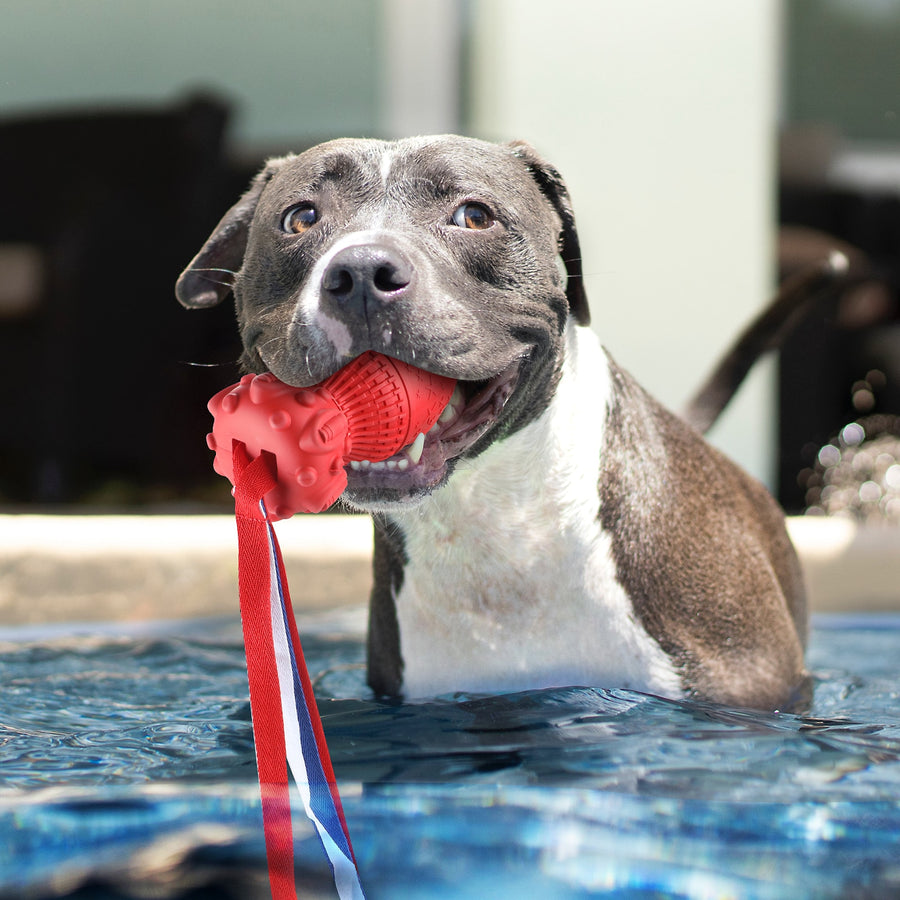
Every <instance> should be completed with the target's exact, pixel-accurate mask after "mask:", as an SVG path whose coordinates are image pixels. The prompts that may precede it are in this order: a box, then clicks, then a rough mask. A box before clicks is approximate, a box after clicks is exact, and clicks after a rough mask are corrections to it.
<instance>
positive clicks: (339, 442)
mask: <svg viewBox="0 0 900 900" xmlns="http://www.w3.org/2000/svg"><path fill="white" fill-rule="evenodd" d="M455 386H456V381H455V380H454V379H452V378H445V377H443V376H441V375H434V374H432V373H431V372H425V371H424V370H422V369H417V368H415V366H410V365H407V364H406V363H402V362H400V361H399V360H396V359H391V358H390V357H387V356H382V355H381V354H378V353H373V352H372V351H369V352H367V353H364V354H363V355H362V356H359V357H357V358H356V359H355V360H353V362H351V363H350V364H349V365H347V366H345V367H344V368H343V369H341V370H340V371H338V372H335V374H334V375H332V376H331V377H330V378H327V379H326V380H325V381H323V382H322V383H321V384H318V385H315V386H314V387H309V388H295V387H291V386H290V385H287V384H285V383H284V382H282V381H279V380H278V379H277V378H276V377H275V376H274V375H271V374H265V375H245V376H244V377H243V378H242V379H241V380H240V382H239V383H238V384H235V385H232V386H231V387H227V388H225V389H224V390H222V391H219V393H218V394H216V395H215V396H214V397H213V398H212V400H210V401H209V411H210V412H211V413H212V414H213V419H214V422H213V430H212V433H211V434H210V435H209V436H208V437H207V443H208V444H209V448H210V449H211V450H214V451H215V453H216V458H215V461H214V462H213V467H214V468H215V470H216V471H217V472H218V473H219V474H220V475H224V476H225V477H226V478H227V479H228V480H229V481H231V483H232V484H234V464H233V457H232V450H233V442H234V441H241V442H243V443H244V445H245V446H246V448H247V453H248V455H249V456H250V458H251V459H255V458H256V457H257V456H259V454H260V453H263V452H268V453H270V454H272V455H273V456H274V457H275V465H276V467H277V479H278V484H277V485H276V486H275V487H274V488H273V489H272V490H271V491H269V493H268V494H266V495H265V497H264V500H265V503H266V509H267V510H268V511H269V514H270V517H271V518H272V519H273V520H278V519H288V518H290V517H291V516H292V515H294V513H297V512H312V513H316V512H322V510H324V509H327V508H328V507H329V506H331V504H332V503H334V501H335V500H337V498H338V497H339V496H340V495H341V493H342V492H343V490H344V488H346V487H347V473H346V471H345V470H344V467H345V466H346V465H347V464H348V463H350V461H351V460H355V461H362V460H366V459H367V460H369V461H370V462H380V461H381V460H385V459H387V458H388V457H390V456H393V455H394V454H395V453H397V451H399V450H401V449H402V448H403V447H406V446H407V445H409V444H411V443H412V442H413V441H414V440H415V438H416V436H417V435H418V434H419V433H420V432H426V431H428V430H429V429H430V428H431V427H432V426H433V425H434V423H435V422H436V421H437V420H438V417H439V416H440V414H441V412H442V411H443V409H444V407H445V406H446V405H447V403H448V401H449V400H450V396H451V394H452V393H453V388H454V387H455Z"/></svg>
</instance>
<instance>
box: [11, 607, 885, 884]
mask: <svg viewBox="0 0 900 900" xmlns="http://www.w3.org/2000/svg"><path fill="white" fill-rule="evenodd" d="M363 626H364V615H363V613H362V611H353V612H352V613H349V614H340V615H337V614H333V615H330V616H329V617H327V618H301V620H300V633H301V637H302V639H303V643H304V649H305V652H306V657H307V662H308V664H309V668H310V671H311V672H312V673H313V677H314V679H315V680H316V684H317V693H318V695H319V697H320V700H321V702H320V708H321V712H322V716H323V722H324V725H325V730H326V734H327V736H328V742H329V747H330V749H331V753H332V760H333V762H334V766H335V770H336V773H337V776H338V779H339V781H340V784H341V793H342V797H343V802H344V807H345V811H346V814H347V819H348V824H349V827H350V834H351V838H352V840H353V843H354V849H355V851H356V856H357V859H358V862H359V867H360V872H361V876H362V880H363V885H364V888H365V889H366V893H367V896H368V898H369V900H377V898H391V900H407V898H429V900H432V898H479V900H484V898H506V897H511V898H517V900H531V898H535V900H537V898H540V900H557V898H558V900H569V898H583V897H595V896H603V897H620V898H657V897H686V898H688V897H690V898H694V897H697V898H713V897H715V898H718V897H739V898H753V897H760V898H791V900H796V898H804V897H809V898H830V897H834V898H848V897H849V898H854V897H859V898H881V897H884V898H887V897H898V896H900V762H898V760H900V616H881V617H868V618H867V617H856V618H848V617H842V616H825V617H820V618H819V619H817V620H816V623H815V629H814V633H813V638H812V644H811V649H810V654H809V663H810V666H811V668H812V669H813V671H814V672H815V675H816V691H815V699H814V705H813V708H812V710H811V712H810V713H809V715H806V716H802V717H798V716H792V715H776V714H761V713H753V712H747V711H743V710H729V709H724V708H721V707H715V706H711V705H707V704H701V703H682V702H673V701H668V700H660V699H658V698H654V697H648V696H645V695H642V694H638V693H634V692H630V691H621V690H601V689H596V688H578V687H573V688H565V689H553V690H544V691H530V692H526V693H519V694H509V695H501V696H488V697H478V696H456V697H448V698H442V699H439V700H435V701H432V702H428V703H419V704H401V703H386V702H378V701H374V700H372V699H371V697H370V696H369V694H368V691H367V689H366V688H365V684H364V672H363V668H362V663H363V657H364V647H363V637H362V629H363ZM0 679H2V684H3V691H2V694H0V898H17V900H18V898H50V897H71V898H100V900H106V898H109V900H114V898H125V897H127V898H131V897H135V898H145V897H154V898H207V897H208V898H241V900H248V898H249V900H254V898H257V897H260V898H262V897H266V896H268V888H267V880H266V869H265V860H264V848H263V843H262V827H261V814H260V806H259V800H258V795H257V787H256V781H255V778H256V771H255V764H254V758H253V745H252V733H251V728H250V718H249V702H248V699H247V687H246V672H245V668H244V658H243V650H242V643H241V635H240V627H239V624H238V623H237V622H236V621H234V620H216V621H208V620H204V621H194V622H188V623H185V622H179V623H158V624H156V625H154V626H151V627H145V628H143V629H133V630H131V631H130V632H127V633H123V632H122V628H121V626H119V627H118V629H117V628H115V627H112V626H110V627H109V628H107V629H100V628H94V629H91V630H90V631H82V632H81V633H71V629H70V630H68V631H66V630H64V629H47V630H37V631H36V630H34V629H31V630H28V629H6V630H3V631H2V632H0ZM295 828H296V839H297V840H296V855H297V863H298V885H299V887H300V896H302V897H329V898H330V897H334V896H335V894H334V891H333V887H332V884H331V878H330V873H329V871H328V868H327V863H326V862H325V860H324V856H323V854H322V852H321V849H320V847H319V845H318V842H317V839H316V838H315V836H314V835H313V832H312V830H311V828H310V827H309V826H308V824H307V823H306V821H305V820H303V819H302V817H301V818H300V819H298V821H297V822H296V826H295Z"/></svg>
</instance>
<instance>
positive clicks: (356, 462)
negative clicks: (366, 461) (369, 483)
mask: <svg viewBox="0 0 900 900" xmlns="http://www.w3.org/2000/svg"><path fill="white" fill-rule="evenodd" d="M361 466H362V463H361V462H360V461H359V460H357V459H351V460H350V468H351V469H353V471H354V472H358V471H359V470H360V467H361Z"/></svg>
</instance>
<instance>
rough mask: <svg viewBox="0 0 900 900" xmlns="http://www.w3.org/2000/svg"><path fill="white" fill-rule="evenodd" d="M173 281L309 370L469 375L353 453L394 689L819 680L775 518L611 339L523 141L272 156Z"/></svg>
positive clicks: (732, 694)
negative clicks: (231, 305) (421, 423)
mask: <svg viewBox="0 0 900 900" xmlns="http://www.w3.org/2000/svg"><path fill="white" fill-rule="evenodd" d="M561 263H562V264H561ZM176 291H177V295H178V298H179V299H180V301H181V302H182V303H183V304H184V305H186V306H188V307H208V306H211V305H213V304H216V303H219V302H220V301H222V300H223V299H224V298H225V297H226V296H227V295H228V294H229V293H233V294H234V299H235V303H236V306H237V319H238V323H239V327H240V333H241V338H242V341H243V345H244V354H243V360H242V361H243V365H244V366H245V367H246V369H247V370H248V371H251V372H263V371H271V372H273V373H274V374H275V375H276V376H277V377H278V378H280V379H282V380H283V381H285V382H288V383H289V384H293V385H296V386H298V387H300V386H308V385H313V384H316V383H318V382H319V381H321V380H322V379H324V378H326V377H327V376H329V375H331V374H332V373H333V372H335V371H336V370H337V369H339V368H340V367H342V366H343V365H345V364H346V363H347V362H348V361H349V360H350V359H352V358H353V357H355V356H357V355H359V354H361V353H363V352H364V351H366V350H375V351H377V352H379V353H385V354H387V355H389V356H392V357H396V358H397V359H400V360H403V361H404V362H407V363H412V364H414V365H416V366H419V367H421V368H424V369H427V370H430V371H433V372H436V373H439V374H441V375H447V376H452V377H453V378H456V379H458V380H459V389H458V391H457V392H456V393H455V395H454V397H453V399H452V400H451V401H450V403H449V404H448V406H447V409H446V410H445V411H444V414H443V415H442V416H441V419H440V421H439V423H438V424H437V425H436V426H435V428H433V429H432V430H431V431H430V432H429V433H428V434H426V435H424V436H419V437H418V438H417V440H416V441H415V442H414V443H413V444H412V445H411V446H410V447H407V448H405V449H404V450H403V451H401V452H400V453H398V454H397V455H396V456H395V457H393V458H392V459H390V460H388V461H387V462H386V463H379V464H366V463H362V464H359V465H354V466H353V467H352V468H350V469H349V471H348V481H349V484H348V487H347V490H346V491H345V493H344V495H343V499H344V500H345V501H346V503H348V504H349V505H350V506H352V507H355V508H358V509H361V510H367V511H369V512H370V513H371V514H372V515H373V518H374V521H375V549H374V566H373V568H374V586H373V589H372V596H371V607H370V618H369V636H368V677H369V683H370V685H371V687H372V688H373V690H374V691H375V692H377V693H378V694H382V695H404V696H407V697H422V696H428V695H434V694H439V693H445V692H451V691H457V690H465V691H476V692H489V691H514V690H524V689H530V688H538V687H546V686H554V685H595V686H606V687H625V688H631V689H635V690H640V691H646V692H649V693H654V694H659V695H662V696H666V697H671V698H689V697H694V698H699V699H705V700H712V701H715V702H721V703H726V704H732V705H739V706H749V707H759V708H765V709H776V708H777V709H788V708H795V707H797V706H798V705H799V704H802V703H803V702H804V700H805V698H806V695H807V691H808V677H807V675H806V673H805V671H804V661H803V654H804V643H805V632H806V603H805V595H804V590H803V585H802V579H801V573H800V570H799V566H798V562H797V559H796V556H795V554H794V551H793V548H792V547H791V544H790V541H789V539H788V537H787V534H786V532H785V528H784V520H783V515H782V513H781V511H780V509H779V508H778V506H777V505H776V503H775V502H774V501H773V499H772V498H771V497H770V496H769V494H768V493H767V492H766V490H765V489H764V488H763V487H762V486H761V485H760V484H758V483H757V482H756V481H754V480H753V479H751V478H750V477H749V476H747V475H746V474H745V473H744V472H742V471H741V470H740V469H739V468H738V467H737V466H736V465H734V464H733V463H732V462H730V461H729V460H728V459H726V458H725V457H723V456H722V455H721V454H720V453H719V452H717V451H716V450H714V449H713V448H711V447H710V446H709V445H708V444H707V443H706V442H705V441H704V440H703V438H702V437H701V436H700V434H699V433H698V432H697V431H696V430H694V429H693V428H692V427H691V426H690V425H689V424H687V423H686V422H684V421H683V420H682V419H680V418H678V417H677V416H675V415H674V414H672V413H670V412H669V411H667V410H666V409H665V408H664V407H663V406H662V405H660V404H659V403H658V402H656V401H655V400H653V399H652V398H651V397H650V396H649V395H648V394H647V393H646V392H645V391H644V390H642V389H641V388H640V387H639V386H638V385H637V384H636V383H635V381H634V380H633V379H632V378H631V377H630V376H629V375H628V374H627V373H626V372H624V371H623V370H622V369H620V368H619V367H618V366H617V365H616V363H615V362H614V361H613V360H612V359H611V358H610V357H609V355H608V354H607V353H606V352H605V350H604V349H603V348H602V347H601V346H600V344H599V343H598V341H597V340H596V338H595V336H594V333H593V332H592V331H591V330H590V329H589V328H588V321H589V313H588V306H587V300H586V297H585V293H584V288H583V284H582V277H581V259H580V249H579V244H578V236H577V232H576V228H575V221H574V217H573V213H572V207H571V202H570V198H569V195H568V192H567V190H566V187H565V185H564V183H563V181H562V179H561V178H560V176H559V174H558V173H557V172H556V171H555V170H554V169H553V168H552V167H551V166H550V165H548V164H547V163H546V162H545V161H543V160H542V159H541V158H539V157H538V155H537V154H536V153H535V152H534V151H533V150H532V149H531V147H529V146H528V145H526V144H523V143H513V144H508V145H495V144H489V143H484V142H481V141H477V140H472V139H468V138H461V137H450V136H441V137H426V138H414V139H410V140H404V141H398V142H393V143H388V142H381V141H373V140H338V141H333V142H330V143H326V144H322V145H320V146H317V147H314V148H313V149H311V150H308V151H307V152H305V153H302V154H300V155H297V156H288V157H285V158H282V159H276V160H273V161H272V162H270V163H269V164H268V165H267V166H266V167H265V168H264V170H263V171H262V172H261V173H260V174H259V175H258V176H257V177H256V179H255V180H254V182H253V184H252V186H251V187H250V189H249V190H248V192H247V193H246V194H245V195H244V196H243V197H242V198H241V199H240V200H239V201H238V203H237V204H236V205H235V206H234V207H232V209H231V210H229V211H228V212H227V213H226V215H225V216H224V218H223V219H222V220H221V222H220V223H219V224H218V226H217V227H216V228H215V230H214V231H213V233H212V235H211V236H210V237H209V239H208V241H207V242H206V244H205V245H204V247H203V248H202V249H201V250H200V252H199V254H198V255H197V256H196V257H195V259H194V260H193V261H192V262H191V264H190V265H189V266H188V268H187V269H186V270H185V272H184V273H183V274H182V276H181V278H180V279H179V281H178V285H177V289H176Z"/></svg>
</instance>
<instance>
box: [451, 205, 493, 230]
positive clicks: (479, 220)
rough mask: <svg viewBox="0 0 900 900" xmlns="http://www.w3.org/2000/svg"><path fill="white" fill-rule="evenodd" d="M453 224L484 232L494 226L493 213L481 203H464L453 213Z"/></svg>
mask: <svg viewBox="0 0 900 900" xmlns="http://www.w3.org/2000/svg"><path fill="white" fill-rule="evenodd" d="M453 224H454V225H457V226H459V227H460V228H473V229H475V230H476V231H484V229H485V228H490V227H491V225H493V224H494V217H493V216H492V215H491V211H490V210H489V209H488V208H487V207H486V206H482V205H481V204H480V203H463V205H462V206H460V207H458V208H457V210H456V212H454V213H453Z"/></svg>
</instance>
